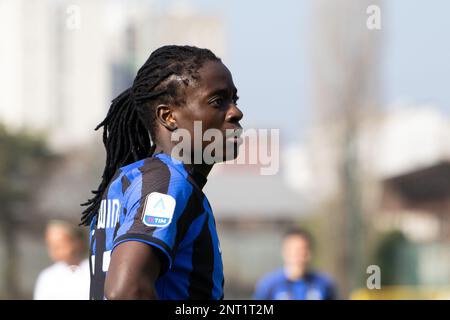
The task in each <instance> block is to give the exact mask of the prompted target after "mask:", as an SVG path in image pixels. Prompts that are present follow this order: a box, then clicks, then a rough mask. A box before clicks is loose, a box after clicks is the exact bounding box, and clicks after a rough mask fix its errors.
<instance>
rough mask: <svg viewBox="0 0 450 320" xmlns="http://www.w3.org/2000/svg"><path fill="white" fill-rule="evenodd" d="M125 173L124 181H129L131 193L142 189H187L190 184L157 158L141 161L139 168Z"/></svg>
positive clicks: (176, 171) (180, 174) (144, 191)
mask: <svg viewBox="0 0 450 320" xmlns="http://www.w3.org/2000/svg"><path fill="white" fill-rule="evenodd" d="M123 173H124V179H126V180H128V181H129V184H130V188H129V189H130V191H136V189H142V191H143V193H144V194H145V193H148V192H146V191H149V192H151V191H153V190H156V191H157V190H162V191H164V189H169V187H171V188H186V187H188V186H189V182H188V180H187V179H186V177H185V176H184V175H183V174H182V173H181V172H179V171H178V170H175V169H173V168H172V167H171V166H170V165H168V164H167V163H165V162H164V161H162V160H161V159H159V158H157V157H151V158H147V159H144V160H141V161H140V163H139V165H138V166H135V167H133V168H132V169H131V170H127V171H125V172H123Z"/></svg>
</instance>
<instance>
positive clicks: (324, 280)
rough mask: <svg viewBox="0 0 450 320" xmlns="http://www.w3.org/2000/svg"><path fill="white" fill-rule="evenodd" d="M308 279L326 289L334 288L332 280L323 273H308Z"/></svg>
mask: <svg viewBox="0 0 450 320" xmlns="http://www.w3.org/2000/svg"><path fill="white" fill-rule="evenodd" d="M308 277H309V278H310V279H311V280H312V281H313V282H316V283H319V284H321V285H323V286H327V287H329V286H334V280H333V278H332V277H331V276H330V275H328V274H326V273H323V272H310V273H309V274H308Z"/></svg>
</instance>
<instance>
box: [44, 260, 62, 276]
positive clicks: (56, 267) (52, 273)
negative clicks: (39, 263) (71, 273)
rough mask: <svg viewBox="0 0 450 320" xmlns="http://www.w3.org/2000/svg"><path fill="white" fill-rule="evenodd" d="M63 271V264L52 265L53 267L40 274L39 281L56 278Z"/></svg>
mask: <svg viewBox="0 0 450 320" xmlns="http://www.w3.org/2000/svg"><path fill="white" fill-rule="evenodd" d="M62 269H63V266H62V264H61V263H59V262H57V263H54V264H52V265H51V266H49V267H47V268H45V269H44V270H42V271H41V272H40V273H39V276H38V278H39V279H45V278H49V277H54V276H55V274H59V273H60V272H61V270H62Z"/></svg>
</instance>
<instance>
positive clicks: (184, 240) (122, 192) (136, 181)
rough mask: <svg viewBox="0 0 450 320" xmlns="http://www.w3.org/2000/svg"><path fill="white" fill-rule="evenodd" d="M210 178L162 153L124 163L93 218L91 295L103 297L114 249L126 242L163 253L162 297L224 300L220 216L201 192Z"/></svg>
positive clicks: (158, 284)
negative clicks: (142, 243)
mask: <svg viewBox="0 0 450 320" xmlns="http://www.w3.org/2000/svg"><path fill="white" fill-rule="evenodd" d="M205 183H206V178H205V177H203V176H201V175H198V174H196V173H195V172H192V171H189V170H188V169H187V167H186V166H185V165H184V164H183V163H181V162H179V161H177V160H175V159H173V158H171V157H170V156H168V155H166V154H163V153H159V154H156V155H154V156H153V157H150V158H147V159H144V160H141V161H137V162H135V163H132V164H129V165H127V166H125V167H122V168H121V169H120V170H118V172H117V173H116V175H115V177H114V178H113V179H112V181H111V183H110V184H109V186H108V188H107V190H106V191H105V193H104V195H103V199H102V202H101V206H100V210H99V212H98V215H97V216H96V217H95V218H94V219H93V221H92V223H91V237H90V258H91V259H90V265H91V291H90V297H91V299H104V284H105V277H106V273H107V272H108V267H109V262H110V257H111V252H112V251H113V250H114V248H115V247H116V246H117V245H119V244H120V243H122V242H125V241H140V242H144V243H146V244H148V245H151V246H152V247H154V248H155V249H156V252H157V253H158V255H159V256H160V257H161V273H160V276H159V278H158V280H157V281H156V283H155V288H156V291H157V294H158V297H159V298H160V299H222V298H223V279H224V278H223V269H222V257H221V251H220V245H219V240H218V237H217V232H216V224H215V219H214V216H213V213H212V210H211V206H210V204H209V202H208V199H207V198H206V196H205V195H204V193H203V192H202V188H203V186H204V184H205Z"/></svg>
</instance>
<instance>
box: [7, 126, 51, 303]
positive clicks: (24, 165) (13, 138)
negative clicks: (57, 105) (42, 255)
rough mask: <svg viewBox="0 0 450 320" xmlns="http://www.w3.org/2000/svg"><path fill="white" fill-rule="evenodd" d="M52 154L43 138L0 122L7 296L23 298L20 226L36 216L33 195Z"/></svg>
mask: <svg viewBox="0 0 450 320" xmlns="http://www.w3.org/2000/svg"><path fill="white" fill-rule="evenodd" d="M52 159H53V156H52V154H51V152H50V150H49V149H48V147H47V145H46V143H45V140H44V139H43V138H42V137H38V136H34V135H32V134H31V133H28V132H26V131H23V130H22V131H19V132H11V131H9V130H7V129H6V128H5V126H4V125H2V124H0V203H1V206H0V230H1V231H0V237H2V239H1V242H2V243H3V245H4V247H5V251H4V252H5V257H4V261H5V263H3V264H2V265H3V274H2V276H3V277H4V283H5V292H6V298H16V297H20V286H19V278H18V261H17V260H18V252H17V251H18V245H17V239H16V234H17V228H18V226H19V224H20V221H24V219H29V218H30V217H32V216H33V215H32V214H31V215H30V213H32V212H33V208H32V195H33V191H34V190H36V188H39V182H40V181H41V179H43V178H44V177H45V175H46V172H48V171H47V170H48V168H49V164H50V161H51V160H52Z"/></svg>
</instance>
